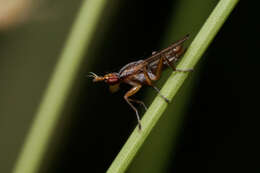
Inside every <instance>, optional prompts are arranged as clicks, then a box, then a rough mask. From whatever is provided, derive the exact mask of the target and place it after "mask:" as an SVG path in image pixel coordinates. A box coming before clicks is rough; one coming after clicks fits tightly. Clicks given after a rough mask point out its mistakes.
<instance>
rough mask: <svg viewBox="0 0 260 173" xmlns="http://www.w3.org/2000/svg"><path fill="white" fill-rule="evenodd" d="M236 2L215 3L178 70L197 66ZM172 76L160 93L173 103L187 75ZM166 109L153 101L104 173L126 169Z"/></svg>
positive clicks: (236, 0) (162, 102)
mask: <svg viewBox="0 0 260 173" xmlns="http://www.w3.org/2000/svg"><path fill="white" fill-rule="evenodd" d="M237 3H238V0H221V1H220V2H219V3H218V4H217V6H216V7H215V9H214V10H213V11H212V13H211V14H210V16H209V18H208V19H207V20H206V22H205V23H204V25H203V26H202V28H201V29H200V31H199V33H198V34H197V36H196V37H195V39H194V40H193V42H192V43H191V45H190V47H189V48H188V50H187V52H186V53H185V55H184V57H183V59H182V61H181V62H180V63H179V65H178V67H177V68H180V69H188V68H193V67H194V66H195V65H196V63H197V62H198V61H199V59H200V58H201V56H202V54H203V53H204V52H205V50H206V49H207V47H208V46H209V44H210V43H211V41H212V40H213V38H214V37H215V35H216V34H217V32H218V31H219V29H220V28H221V26H222V25H223V24H224V22H225V20H226V19H227V17H228V16H229V14H230V13H231V11H232V10H233V8H234V7H235V5H236V4H237ZM173 74H174V75H172V76H171V77H170V78H169V79H168V80H167V82H166V83H165V85H164V86H163V88H162V90H161V93H162V94H163V95H164V96H166V97H167V98H168V99H170V100H172V98H173V97H174V96H175V94H176V93H177V91H178V89H179V88H180V87H181V85H182V84H183V82H184V80H185V79H186V77H187V76H188V74H186V73H176V72H173ZM166 107H167V104H166V103H165V101H164V100H163V99H162V98H161V97H156V98H155V100H154V101H153V103H152V105H151V106H150V107H149V109H148V110H147V112H146V113H145V115H144V117H143V118H142V131H138V128H135V130H134V131H133V133H132V134H131V136H130V137H129V138H128V140H127V142H126V143H125V145H124V146H123V148H122V149H121V151H120V152H119V154H118V155H117V157H116V158H115V160H114V161H113V163H112V164H111V166H110V167H109V169H108V170H107V172H108V173H120V172H124V171H125V170H126V169H127V167H128V166H129V164H130V163H131V161H132V160H133V158H134V156H135V155H136V153H137V151H138V150H139V149H140V147H141V146H142V144H143V143H144V141H145V139H146V138H147V136H148V135H149V133H150V132H151V130H152V129H153V127H154V126H155V124H156V123H157V121H158V120H159V118H160V117H161V115H162V113H163V112H164V111H165V109H166Z"/></svg>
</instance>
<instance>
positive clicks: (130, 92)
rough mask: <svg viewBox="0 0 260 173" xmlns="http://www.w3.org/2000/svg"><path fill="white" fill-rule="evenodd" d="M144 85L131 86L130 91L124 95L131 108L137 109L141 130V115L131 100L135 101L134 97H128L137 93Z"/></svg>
mask: <svg viewBox="0 0 260 173" xmlns="http://www.w3.org/2000/svg"><path fill="white" fill-rule="evenodd" d="M141 87H142V85H139V84H138V85H136V86H134V87H133V88H131V89H130V90H129V91H127V93H126V94H125V95H124V99H125V101H126V102H127V103H128V104H129V105H130V106H131V108H132V109H133V110H134V111H135V114H136V117H137V121H138V128H139V130H141V129H142V125H141V120H140V116H139V114H138V111H137V109H136V108H135V107H134V105H133V104H132V103H131V102H130V101H133V100H132V99H129V98H128V97H130V96H132V95H134V94H135V93H137V92H138V91H139V90H140V88H141Z"/></svg>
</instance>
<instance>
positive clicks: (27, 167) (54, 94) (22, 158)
mask: <svg viewBox="0 0 260 173" xmlns="http://www.w3.org/2000/svg"><path fill="white" fill-rule="evenodd" d="M105 3H106V1H105V0H87V1H83V4H82V7H81V9H80V11H79V14H78V17H77V19H76V21H75V23H74V25H73V28H72V32H71V33H70V35H69V37H68V40H67V42H66V45H65V47H64V49H63V51H62V54H61V56H60V59H59V62H58V63H57V66H56V67H55V71H54V73H53V75H52V77H51V80H50V82H49V84H48V87H47V90H46V91H45V94H44V96H43V99H42V101H41V104H40V106H39V108H38V110H37V113H36V116H35V119H34V122H33V124H32V127H31V129H30V131H29V133H28V135H27V137H26V139H25V143H24V145H23V148H22V151H21V153H20V155H19V157H18V159H17V162H16V164H15V166H14V169H13V173H34V172H37V171H38V169H39V166H40V164H41V160H42V158H43V156H44V154H45V151H46V150H47V147H48V143H49V140H50V137H51V135H52V134H53V132H54V130H55V128H54V127H55V125H56V123H57V121H58V118H59V116H60V114H61V111H62V109H63V107H64V103H65V101H66V99H67V96H68V95H69V92H70V89H71V86H72V84H73V80H74V79H75V77H76V75H77V70H78V69H79V65H80V64H81V61H82V59H83V54H84V53H86V52H87V50H88V49H87V48H88V46H89V44H90V41H91V38H92V35H93V33H94V31H95V28H96V25H97V21H98V20H99V16H100V14H101V12H102V10H103V8H104V5H105ZM86 49H87V50H86Z"/></svg>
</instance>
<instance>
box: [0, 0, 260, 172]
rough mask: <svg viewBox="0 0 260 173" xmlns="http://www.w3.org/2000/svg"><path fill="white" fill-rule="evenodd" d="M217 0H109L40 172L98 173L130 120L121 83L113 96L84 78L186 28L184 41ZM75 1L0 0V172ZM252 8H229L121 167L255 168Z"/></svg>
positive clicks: (38, 94) (19, 138)
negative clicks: (150, 129)
mask: <svg viewBox="0 0 260 173" xmlns="http://www.w3.org/2000/svg"><path fill="white" fill-rule="evenodd" d="M217 2H218V1H217V0H207V1H205V0H198V1H192V0H175V1H171V0H165V1H160V2H159V1H155V0H154V1H153V0H152V1H149V2H148V1H144V0H142V1H119V0H111V1H109V3H107V4H106V6H105V9H104V11H103V13H102V16H101V18H100V20H99V21H98V27H97V28H96V30H95V34H94V35H93V38H92V42H91V45H90V48H89V50H90V51H88V52H87V53H86V54H85V58H84V62H83V63H82V65H81V66H80V69H79V73H78V77H77V79H76V80H75V81H74V83H73V89H72V90H71V92H70V95H69V98H68V99H67V101H66V105H65V109H64V110H63V112H62V116H61V118H60V119H59V122H58V124H57V126H56V129H55V133H54V134H53V135H52V139H51V141H49V146H50V147H49V148H48V151H47V152H46V154H45V157H44V158H43V161H42V164H41V169H40V170H39V172H48V173H51V172H76V171H78V172H79V171H84V172H105V170H106V169H107V168H108V167H109V165H110V164H111V162H112V161H113V159H114V158H115V156H116V154H117V153H118V152H119V150H120V148H121V147H122V145H123V144H124V142H125V141H126V139H127V138H128V136H129V134H130V133H131V132H132V130H133V129H134V127H135V125H136V123H137V122H136V117H135V114H134V112H133V111H132V110H131V109H130V107H129V106H128V105H127V104H126V103H125V101H124V100H123V95H124V93H125V92H126V91H127V89H128V88H129V86H122V90H120V91H119V92H117V93H114V94H111V93H109V91H108V88H107V86H106V85H105V84H94V83H92V82H91V80H90V79H88V78H87V77H86V75H87V74H88V73H89V72H90V71H93V72H95V73H97V74H104V73H107V72H111V71H117V70H119V69H120V67H122V66H123V65H125V64H127V63H129V62H131V61H135V60H139V59H143V58H145V57H146V56H149V55H150V54H151V52H152V51H155V50H159V49H161V48H164V47H167V45H169V44H170V43H172V42H174V41H176V40H178V39H180V38H181V37H182V36H184V35H186V34H187V33H190V34H191V39H190V40H189V42H188V43H187V44H186V45H187V46H188V44H189V43H190V42H191V41H192V39H193V37H194V36H195V35H196V33H197V32H198V30H199V29H200V27H201V26H202V24H203V23H204V22H205V20H206V18H207V17H208V15H209V14H210V12H211V11H212V9H213V8H214V7H215V5H216V4H217ZM81 3H82V1H68V0H63V1H61V0H53V1H50V0H45V1H43V0H37V1H30V0H19V1H18V0H16V1H12V3H11V2H7V1H0V172H1V173H2V172H3V173H8V172H11V170H12V168H13V166H14V164H15V161H16V159H17V156H18V154H19V152H20V150H21V147H22V144H23V142H24V138H25V136H26V134H27V132H28V130H29V128H30V125H31V123H32V120H33V118H34V116H35V113H36V110H37V106H38V105H39V103H40V101H41V98H42V96H43V94H44V91H45V89H46V87H47V84H48V81H49V79H50V76H51V74H52V72H53V70H54V68H55V64H56V62H57V60H58V58H59V55H60V53H61V49H62V47H63V46H64V42H65V40H66V38H67V35H68V33H69V31H70V29H71V25H72V22H73V20H74V19H75V17H76V15H77V11H78V10H79V7H80V5H81ZM256 11H257V10H254V7H253V5H252V4H249V2H245V1H243V2H242V1H241V2H240V3H239V4H238V5H237V7H236V8H235V9H234V11H233V13H232V14H231V16H230V18H229V19H228V20H227V21H226V23H225V24H224V26H223V27H222V29H221V31H220V32H219V33H218V35H217V36H216V38H215V40H214V41H213V42H212V44H211V46H210V47H209V48H208V50H207V52H206V53H205V55H204V56H203V58H202V61H201V62H200V64H199V65H198V66H196V68H195V71H194V72H193V73H192V74H191V75H190V77H189V78H188V79H187V81H186V83H185V85H184V86H183V87H182V88H181V90H180V92H179V93H178V95H177V96H176V98H175V99H174V101H173V102H172V103H171V104H170V105H169V107H168V109H167V111H166V112H165V113H164V115H163V117H162V119H161V120H160V122H159V124H158V125H157V126H156V127H155V129H154V130H153V132H152V134H151V135H150V136H149V138H148V139H147V141H146V142H145V145H144V146H143V147H142V149H141V151H140V152H139V153H138V156H137V157H136V158H135V159H134V162H133V163H132V164H131V166H130V167H129V169H128V171H127V172H142V173H144V172H149V173H151V172H154V173H156V172H191V171H200V172H240V171H242V170H245V171H246V170H247V171H248V169H252V170H254V171H255V170H257V168H258V166H257V162H256V160H254V159H253V156H254V155H255V154H256V152H255V151H256V150H257V148H258V147H257V145H256V138H257V137H258V134H257V132H258V131H259V127H258V126H257V124H256V122H257V120H258V115H259V111H258V110H257V103H258V101H255V100H256V98H257V95H256V92H257V91H258V90H257V89H258V83H259V82H258V77H257V76H255V75H257V74H259V72H258V71H257V69H258V65H259V58H258V55H257V54H256V53H255V52H256V50H257V49H256V45H257V44H256V41H257V39H256V38H255V37H256V36H257V34H258V32H257V31H258V28H257V25H256V23H257V21H256V20H257V19H256V18H257V17H258V16H257V15H256V14H254V13H256ZM170 72H171V71H170V70H166V72H165V73H163V78H162V79H161V80H160V81H159V82H158V86H161V85H162V84H163V83H164V81H165V80H166V78H167V77H168V76H169V73H170ZM154 96H155V93H154V91H153V90H152V89H149V88H147V87H146V88H144V89H142V90H141V92H140V93H138V94H137V95H136V97H137V98H142V100H145V102H146V104H147V105H149V104H150V103H151V100H152V99H153V98H154ZM139 110H140V112H141V113H143V111H142V108H141V107H140V108H139Z"/></svg>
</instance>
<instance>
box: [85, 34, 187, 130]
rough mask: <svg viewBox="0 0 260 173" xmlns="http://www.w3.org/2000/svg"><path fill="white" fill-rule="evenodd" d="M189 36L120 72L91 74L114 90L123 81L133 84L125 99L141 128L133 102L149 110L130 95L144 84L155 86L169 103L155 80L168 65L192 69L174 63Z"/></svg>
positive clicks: (94, 78) (180, 70)
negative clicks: (101, 74) (99, 74)
mask: <svg viewBox="0 0 260 173" xmlns="http://www.w3.org/2000/svg"><path fill="white" fill-rule="evenodd" d="M188 38H189V35H186V36H185V37H184V38H182V39H180V40H179V41H177V42H175V43H173V44H172V45H170V46H169V47H168V48H165V49H163V50H161V51H159V52H153V53H152V55H151V56H150V57H148V58H147V59H145V60H139V61H135V62H131V63H129V64H126V65H125V66H124V67H123V68H121V69H120V70H119V72H113V73H108V74H106V75H104V76H98V75H96V74H95V73H93V72H90V75H89V76H90V77H92V78H93V82H100V81H104V82H105V83H107V84H108V85H109V89H110V90H111V91H112V92H113V91H117V89H119V85H120V84H121V83H126V84H129V85H131V86H132V88H131V89H130V90H129V91H127V92H126V93H125V95H124V99H125V101H126V102H127V103H128V104H129V105H130V106H131V108H132V109H133V110H134V111H135V114H136V117H137V121H138V127H139V129H141V128H142V126H141V120H140V116H139V113H138V110H137V109H136V107H135V106H134V105H133V103H137V104H140V105H142V106H143V107H144V108H145V110H147V107H146V106H145V104H144V102H143V101H140V100H136V99H133V98H129V97H131V96H133V95H134V94H136V93H137V92H138V91H139V90H140V89H141V88H142V86H143V85H148V86H151V87H152V88H154V89H155V91H157V93H158V95H159V96H160V97H161V98H163V99H164V100H165V102H167V103H169V100H168V99H167V98H166V97H165V96H163V95H162V94H161V93H160V91H159V89H158V88H157V87H156V86H154V85H153V81H157V80H158V79H159V78H160V76H161V72H162V70H163V69H164V68H165V67H166V66H169V67H171V68H172V70H173V71H177V72H189V71H191V70H192V69H185V70H183V69H176V68H175V66H174V65H173V64H174V63H175V62H176V61H177V60H178V59H180V57H181V55H182V54H183V53H184V49H183V46H182V44H183V42H185V41H186V40H187V39H188Z"/></svg>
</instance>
